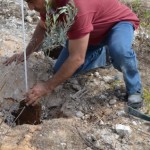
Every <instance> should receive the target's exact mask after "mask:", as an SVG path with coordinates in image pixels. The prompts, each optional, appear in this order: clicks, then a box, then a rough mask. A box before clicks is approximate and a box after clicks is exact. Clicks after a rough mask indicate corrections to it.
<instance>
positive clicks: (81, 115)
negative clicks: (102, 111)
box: [76, 111, 84, 118]
mask: <svg viewBox="0 0 150 150" xmlns="http://www.w3.org/2000/svg"><path fill="white" fill-rule="evenodd" d="M76 116H77V117H78V118H82V117H83V116H84V114H83V113H82V112H81V111H78V112H76Z"/></svg>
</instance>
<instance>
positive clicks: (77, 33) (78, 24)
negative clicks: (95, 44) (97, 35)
mask: <svg viewBox="0 0 150 150" xmlns="http://www.w3.org/2000/svg"><path fill="white" fill-rule="evenodd" d="M92 20H93V13H87V14H84V15H81V16H77V17H76V18H75V22H74V23H73V25H72V26H71V28H70V30H69V31H68V33H67V35H68V38H69V39H78V38H81V37H83V36H85V35H86V34H88V33H90V32H91V31H93V24H92Z"/></svg>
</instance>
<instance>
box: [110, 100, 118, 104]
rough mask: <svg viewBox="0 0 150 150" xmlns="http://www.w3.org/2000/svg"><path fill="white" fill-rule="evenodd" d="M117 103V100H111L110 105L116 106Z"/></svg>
mask: <svg viewBox="0 0 150 150" xmlns="http://www.w3.org/2000/svg"><path fill="white" fill-rule="evenodd" d="M116 102H117V100H116V99H111V100H110V101H109V104H110V105H114V104H116Z"/></svg>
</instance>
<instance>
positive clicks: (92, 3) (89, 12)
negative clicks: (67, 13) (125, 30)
mask: <svg viewBox="0 0 150 150" xmlns="http://www.w3.org/2000/svg"><path fill="white" fill-rule="evenodd" d="M67 2H68V0H55V3H56V6H57V7H61V6H64V5H66V3H67ZM74 3H75V6H76V7H77V9H78V13H77V16H76V17H75V22H74V24H73V25H72V26H71V28H70V30H69V31H68V33H67V35H68V38H69V39H78V38H81V37H83V36H85V35H86V34H88V33H90V39H89V44H92V45H93V44H94V45H95V44H98V43H100V41H102V40H103V39H104V38H105V36H106V35H107V33H108V32H109V30H110V29H111V28H112V27H113V26H114V25H115V24H116V23H118V22H120V21H129V22H131V23H132V24H133V26H134V28H135V29H137V28H138V26H139V19H138V18H137V16H136V15H135V14H134V13H133V12H132V11H131V10H130V9H129V8H128V7H127V6H125V5H124V4H121V3H120V2H119V1H118V0H74ZM40 15H41V19H42V20H43V21H45V14H40Z"/></svg>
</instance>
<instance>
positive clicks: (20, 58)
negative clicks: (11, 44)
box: [3, 53, 24, 66]
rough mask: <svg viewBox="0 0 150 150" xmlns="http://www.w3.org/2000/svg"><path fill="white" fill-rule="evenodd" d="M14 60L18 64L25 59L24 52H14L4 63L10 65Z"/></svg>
mask: <svg viewBox="0 0 150 150" xmlns="http://www.w3.org/2000/svg"><path fill="white" fill-rule="evenodd" d="M13 61H16V62H17V64H18V63H20V62H23V61H24V55H23V53H19V54H14V55H13V56H11V57H9V58H8V59H7V60H6V61H5V62H3V64H4V65H6V66H8V65H9V64H11V63H12V62H13Z"/></svg>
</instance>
